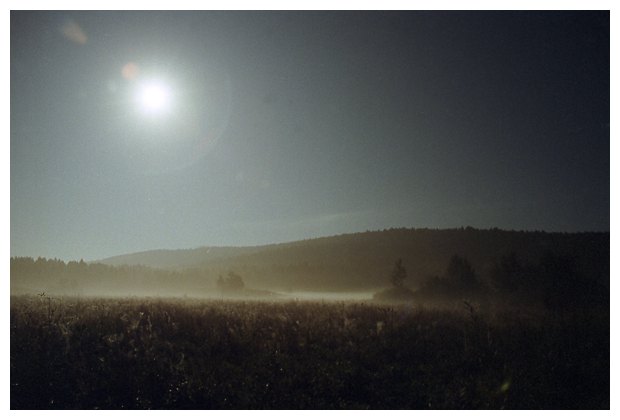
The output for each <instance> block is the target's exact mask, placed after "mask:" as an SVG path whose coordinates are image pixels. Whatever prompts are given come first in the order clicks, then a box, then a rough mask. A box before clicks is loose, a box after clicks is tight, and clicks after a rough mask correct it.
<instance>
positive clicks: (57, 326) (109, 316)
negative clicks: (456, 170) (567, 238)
mask: <svg viewBox="0 0 620 420" xmlns="http://www.w3.org/2000/svg"><path fill="white" fill-rule="evenodd" d="M11 408H13V409H21V408H86V409H90V408H179V409H183V408H198V409H216V408H217V409H228V408H237V409H243V408H256V409H258V408H272V409H275V408H291V409H306V408H307V409H323V408H331V409H338V408H348V409H354V408H373V409H379V408H408V409H424V408H433V409H434V408H474V409H478V408H522V409H526V408H564V409H571V408H594V409H597V408H609V317H608V314H602V315H590V316H575V317H570V318H569V317H565V316H562V317H557V316H552V315H548V314H547V315H540V316H537V317H531V316H529V317H528V316H524V315H520V314H517V313H508V312H506V313H496V314H493V315H491V314H484V313H481V312H480V311H479V310H476V309H475V308H474V307H470V308H467V307H461V308H457V309H455V310H432V309H420V308H416V307H411V306H400V307H390V306H379V305H369V304H365V303H350V304H345V303H318V302H279V303H276V302H273V303H271V302H255V301H254V302H243V301H240V302H232V301H199V300H174V299H167V300H159V299H79V298H63V299H60V298H49V297H38V296H34V297H13V298H12V300H11Z"/></svg>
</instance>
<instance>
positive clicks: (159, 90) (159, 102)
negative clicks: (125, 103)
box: [137, 80, 172, 115]
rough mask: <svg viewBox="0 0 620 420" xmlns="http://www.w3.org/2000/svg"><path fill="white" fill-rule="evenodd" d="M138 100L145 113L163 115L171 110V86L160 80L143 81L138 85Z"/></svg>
mask: <svg viewBox="0 0 620 420" xmlns="http://www.w3.org/2000/svg"><path fill="white" fill-rule="evenodd" d="M137 101H138V105H139V107H140V109H141V110H142V112H144V113H145V114H149V115H161V114H165V113H166V112H168V111H169V110H170V107H171V105H172V92H171V90H170V87H169V86H168V85H167V84H166V83H164V82H162V81H159V80H150V81H147V82H143V83H141V84H140V86H139V87H138V92H137Z"/></svg>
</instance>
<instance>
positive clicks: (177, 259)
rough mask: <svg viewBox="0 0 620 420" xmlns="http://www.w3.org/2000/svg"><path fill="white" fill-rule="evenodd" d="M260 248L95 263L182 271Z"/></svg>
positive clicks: (155, 253)
mask: <svg viewBox="0 0 620 420" xmlns="http://www.w3.org/2000/svg"><path fill="white" fill-rule="evenodd" d="M257 248H260V247H253V246H250V247H218V246H203V247H199V248H192V249H156V250H151V251H141V252H134V253H130V254H122V255H117V256H113V257H109V258H104V259H102V260H96V261H93V262H97V263H101V264H107V265H113V266H122V265H143V266H147V267H152V268H160V269H169V270H180V269H185V268H191V267H196V266H200V265H201V264H204V263H206V262H209V261H212V260H216V259H219V258H229V257H234V256H237V255H242V254H246V253H250V252H252V251H253V250H256V249H257Z"/></svg>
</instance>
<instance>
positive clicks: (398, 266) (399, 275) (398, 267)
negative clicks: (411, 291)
mask: <svg viewBox="0 0 620 420" xmlns="http://www.w3.org/2000/svg"><path fill="white" fill-rule="evenodd" d="M406 277H407V270H406V269H405V267H404V266H403V260H402V259H401V258H399V259H397V260H396V262H395V263H394V268H393V269H392V275H391V276H390V282H392V284H393V285H394V286H395V287H403V286H404V282H405V278H406Z"/></svg>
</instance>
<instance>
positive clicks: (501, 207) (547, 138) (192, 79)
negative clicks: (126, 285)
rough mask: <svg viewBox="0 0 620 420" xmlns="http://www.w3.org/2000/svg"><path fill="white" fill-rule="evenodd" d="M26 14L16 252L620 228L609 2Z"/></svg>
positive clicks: (16, 77)
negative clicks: (412, 229) (614, 213)
mask: <svg viewBox="0 0 620 420" xmlns="http://www.w3.org/2000/svg"><path fill="white" fill-rule="evenodd" d="M10 16H11V52H10V54H11V61H10V72H11V73H10V74H11V95H10V101H11V113H10V126H11V139H10V146H11V147H10V152H11V169H10V171H11V177H10V195H11V197H10V214H11V220H10V224H11V232H10V254H11V256H16V255H33V256H35V255H39V256H44V255H45V256H49V257H50V258H52V257H53V258H60V259H62V260H79V259H84V260H97V259H103V258H108V257H109V256H111V255H112V256H115V255H124V254H127V253H135V252H144V251H136V250H153V249H193V248H196V247H203V246H232V247H239V246H261V245H268V244H279V243H288V242H294V241H299V240H304V239H310V238H321V237H327V236H334V235H340V234H350V233H356V232H364V231H368V230H370V231H376V230H382V229H386V226H433V227H431V228H430V229H434V228H437V229H443V228H451V227H453V226H484V227H486V226H489V227H491V226H501V229H506V230H525V231H549V232H597V231H598V232H608V231H609V230H610V152H609V146H610V134H609V130H610V117H609V102H610V93H609V87H610V82H609V76H610V65H609V59H610V58H609V45H610V39H609V11H506V12H498V11H388V12H385V11H364V12H362V11H327V12H321V11H310V12H303V11H277V12H268V11H253V12H248V11H235V12H225V11H212V12H208V11H200V12H188V11H159V12H156V11H121V12H118V11H82V12H76V11H45V12H36V11H11V15H10ZM209 243H210V244H218V245H205V244H209Z"/></svg>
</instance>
